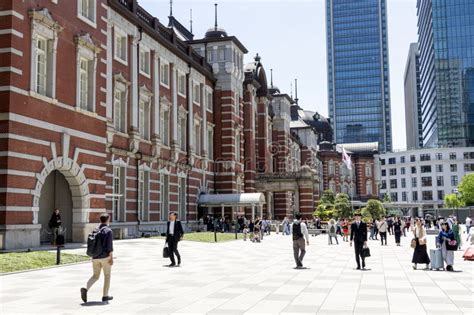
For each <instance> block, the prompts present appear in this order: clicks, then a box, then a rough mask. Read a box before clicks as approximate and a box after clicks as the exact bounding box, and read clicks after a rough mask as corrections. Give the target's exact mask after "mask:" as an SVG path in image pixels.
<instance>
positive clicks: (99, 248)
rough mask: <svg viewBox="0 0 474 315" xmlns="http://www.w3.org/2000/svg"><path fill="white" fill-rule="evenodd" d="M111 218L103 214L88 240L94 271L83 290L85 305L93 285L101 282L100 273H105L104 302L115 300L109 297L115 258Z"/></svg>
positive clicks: (88, 249)
mask: <svg viewBox="0 0 474 315" xmlns="http://www.w3.org/2000/svg"><path fill="white" fill-rule="evenodd" d="M109 224H110V217H109V215H108V214H107V213H103V214H102V215H101V216H100V225H99V227H98V228H96V229H95V230H94V231H93V232H92V233H91V234H89V237H88V240H87V255H88V256H91V257H92V269H93V272H94V273H93V275H92V277H91V278H90V279H89V281H87V287H86V288H81V298H82V300H83V301H84V303H87V292H88V291H89V289H90V288H91V287H92V285H93V284H94V283H95V282H96V281H97V280H99V277H100V273H101V271H102V270H103V271H104V289H103V295H102V302H107V301H110V300H112V299H113V297H112V296H109V287H110V273H111V270H112V265H113V264H114V258H113V251H114V248H113V243H112V241H113V238H114V236H113V233H112V230H111V229H110V228H109Z"/></svg>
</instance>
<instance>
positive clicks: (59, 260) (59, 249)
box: [56, 246, 61, 265]
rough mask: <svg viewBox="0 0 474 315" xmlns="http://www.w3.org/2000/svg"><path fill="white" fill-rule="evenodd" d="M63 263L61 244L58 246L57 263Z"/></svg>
mask: <svg viewBox="0 0 474 315" xmlns="http://www.w3.org/2000/svg"><path fill="white" fill-rule="evenodd" d="M60 264H61V246H56V265H60Z"/></svg>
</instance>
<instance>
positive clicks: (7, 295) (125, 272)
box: [0, 235, 474, 315]
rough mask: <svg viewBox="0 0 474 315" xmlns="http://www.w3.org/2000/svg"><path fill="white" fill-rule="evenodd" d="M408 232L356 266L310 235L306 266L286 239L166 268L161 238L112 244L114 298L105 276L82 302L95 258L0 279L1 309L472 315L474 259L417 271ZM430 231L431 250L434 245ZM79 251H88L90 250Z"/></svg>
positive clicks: (214, 251) (348, 255)
mask: <svg viewBox="0 0 474 315" xmlns="http://www.w3.org/2000/svg"><path fill="white" fill-rule="evenodd" d="M409 239H410V238H409V237H406V238H402V242H403V244H402V246H401V247H396V246H395V244H394V239H393V236H389V246H384V247H381V246H380V244H379V242H377V241H370V242H369V246H370V248H371V252H372V257H370V258H369V259H368V260H367V262H368V263H367V267H368V268H370V270H367V271H358V270H354V267H355V262H354V258H353V257H354V255H353V249H352V248H350V247H349V244H348V243H343V244H340V245H332V246H328V244H327V238H326V236H318V237H312V238H311V243H310V246H309V248H308V252H307V256H306V258H305V260H304V262H305V265H306V266H308V269H306V270H295V269H293V266H294V262H293V258H292V252H291V240H290V237H289V236H286V237H285V236H282V235H272V236H270V237H266V238H265V239H264V241H263V242H262V243H260V244H257V243H251V242H248V241H247V242H244V241H231V242H227V243H219V244H214V243H211V244H206V243H197V242H188V241H183V242H182V243H180V249H181V255H182V257H183V265H182V266H181V267H180V268H167V267H164V265H165V264H167V263H169V262H168V260H165V259H162V258H161V249H162V245H163V240H161V239H137V240H125V241H117V242H116V243H115V257H116V260H115V264H114V267H113V270H112V285H111V295H113V296H114V300H113V301H111V302H110V303H109V304H103V303H102V302H98V301H100V298H101V296H102V278H101V279H100V281H99V282H97V283H96V285H95V286H94V287H93V288H92V289H91V290H90V292H89V303H88V304H82V301H81V300H80V294H79V288H80V287H81V286H84V285H85V283H86V281H87V279H88V278H89V276H90V275H91V272H92V267H91V264H90V263H84V264H78V265H73V266H66V267H60V268H52V269H46V270H40V271H33V272H25V273H18V274H12V275H6V276H2V277H0V281H1V288H0V294H1V301H0V302H1V309H0V313H1V314H16V313H24V314H265V313H266V314H279V313H280V314H346V315H347V314H352V313H355V314H389V313H390V314H399V313H405V314H406V313H409V314H436V313H443V314H454V313H456V314H463V313H464V314H473V309H474V308H473V300H474V298H473V297H474V294H473V292H474V278H473V272H474V264H473V263H472V262H465V261H463V260H462V259H461V255H462V252H461V251H458V252H456V253H455V264H454V268H455V269H456V270H459V271H462V272H455V273H449V272H443V271H424V270H417V271H414V270H412V267H411V255H412V249H411V248H410V247H409ZM433 245H434V238H433V237H432V236H431V237H430V240H429V246H430V247H433ZM73 252H85V250H84V249H78V250H73ZM91 301H97V302H91Z"/></svg>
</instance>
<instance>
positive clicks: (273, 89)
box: [268, 85, 280, 95]
mask: <svg viewBox="0 0 474 315" xmlns="http://www.w3.org/2000/svg"><path fill="white" fill-rule="evenodd" d="M268 92H270V95H274V94H280V89H279V88H278V86H276V85H272V86H269V87H268Z"/></svg>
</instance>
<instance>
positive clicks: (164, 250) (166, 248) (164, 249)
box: [163, 244, 170, 258]
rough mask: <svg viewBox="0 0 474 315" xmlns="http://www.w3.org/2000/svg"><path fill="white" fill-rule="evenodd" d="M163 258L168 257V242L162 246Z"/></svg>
mask: <svg viewBox="0 0 474 315" xmlns="http://www.w3.org/2000/svg"><path fill="white" fill-rule="evenodd" d="M163 258H170V249H169V247H168V244H166V245H165V247H163Z"/></svg>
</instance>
